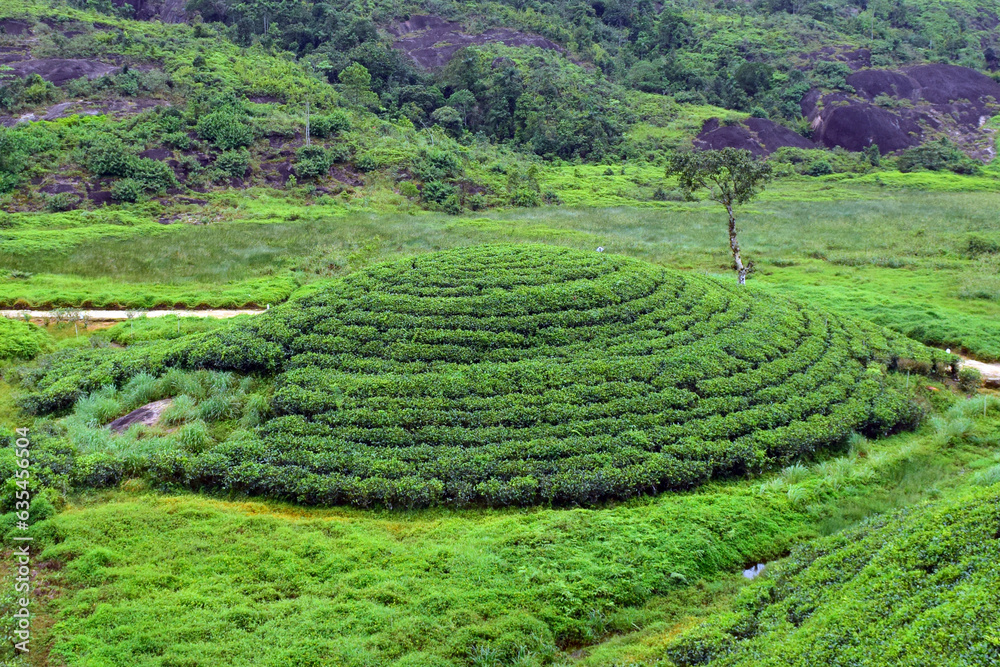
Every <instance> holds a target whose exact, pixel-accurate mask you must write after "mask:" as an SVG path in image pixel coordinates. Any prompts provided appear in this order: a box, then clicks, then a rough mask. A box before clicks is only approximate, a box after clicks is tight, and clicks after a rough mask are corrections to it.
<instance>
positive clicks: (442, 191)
mask: <svg viewBox="0 0 1000 667" xmlns="http://www.w3.org/2000/svg"><path fill="white" fill-rule="evenodd" d="M420 194H421V196H422V197H423V200H424V201H426V202H430V203H434V204H440V203H442V202H444V200H446V199H447V198H448V197H451V196H452V195H454V194H455V188H454V187H453V186H451V185H448V184H447V183H442V182H441V181H431V182H430V183H424V189H423V191H421V193H420Z"/></svg>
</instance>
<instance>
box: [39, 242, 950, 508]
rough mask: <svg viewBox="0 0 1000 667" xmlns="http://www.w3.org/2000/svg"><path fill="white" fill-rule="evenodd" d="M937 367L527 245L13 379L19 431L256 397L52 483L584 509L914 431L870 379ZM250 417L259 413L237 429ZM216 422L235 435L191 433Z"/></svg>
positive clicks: (942, 357) (73, 358)
mask: <svg viewBox="0 0 1000 667" xmlns="http://www.w3.org/2000/svg"><path fill="white" fill-rule="evenodd" d="M119 326H122V325H119ZM100 335H101V336H107V335H108V334H106V333H102V334H100ZM953 361H954V358H953V357H950V356H949V355H946V354H944V353H942V352H940V351H938V350H933V349H929V348H926V347H923V346H921V345H919V344H916V343H914V342H913V341H911V340H910V339H907V338H905V337H903V336H900V335H898V334H895V333H893V332H891V331H890V330H888V329H881V328H879V327H875V326H871V325H869V324H867V323H866V322H864V321H854V320H850V319H841V318H839V317H837V316H836V315H834V314H832V313H827V312H822V311H814V310H811V309H807V308H803V307H801V306H800V305H798V304H794V303H789V302H787V301H785V300H783V299H780V298H774V297H773V296H771V295H769V294H768V293H766V292H761V291H756V290H744V289H740V288H738V287H737V286H735V285H732V284H731V283H729V282H722V281H719V280H713V279H710V278H706V277H703V276H698V275H696V274H693V273H680V272H671V271H667V270H665V269H662V268H660V267H657V266H656V265H653V264H649V263H645V262H641V261H638V260H634V259H629V258H626V257H622V256H615V255H610V254H606V253H598V252H594V251H590V252H582V251H577V250H572V249H566V248H554V247H551V246H546V245H541V244H533V245H491V246H476V247H471V248H464V249H458V250H452V251H446V252H441V253H433V254H427V255H424V256H421V257H417V258H412V259H408V260H403V261H397V262H391V263H387V264H377V265H374V266H372V267H370V268H368V269H365V270H362V271H359V272H355V273H353V274H351V275H350V276H348V277H347V278H344V279H341V280H336V281H333V282H330V283H328V284H326V285H323V286H322V287H321V288H319V289H316V290H314V291H313V292H312V293H311V294H309V295H308V296H305V297H303V298H300V299H293V300H292V301H289V302H288V303H286V304H284V305H282V306H279V307H276V308H274V309H272V310H270V311H269V312H267V313H264V314H261V315H257V316H256V317H253V318H250V319H246V320H244V321H242V322H236V323H232V324H230V325H229V326H221V325H220V326H218V327H216V328H214V330H211V331H208V332H207V333H205V334H203V335H195V336H191V337H181V338H177V339H175V340H170V341H168V342H163V343H155V344H148V345H136V346H134V347H132V348H130V349H126V350H109V349H102V348H96V349H92V350H85V351H78V352H75V353H73V352H68V353H66V354H62V355H60V356H57V357H52V358H46V359H44V360H43V361H42V362H41V363H40V364H39V365H38V368H37V369H26V370H24V371H23V372H22V374H21V377H22V380H23V384H24V387H25V389H26V390H27V391H28V393H27V394H26V395H25V397H24V398H23V400H22V405H23V406H24V407H25V409H26V410H27V411H29V412H31V413H34V414H47V413H52V412H56V411H60V410H65V409H67V408H70V407H71V406H73V405H74V403H75V404H76V409H77V411H79V410H80V406H81V405H84V403H86V405H87V406H106V407H100V410H99V413H98V414H97V415H95V416H87V415H84V416H81V417H80V420H82V421H83V422H84V423H88V424H91V423H93V422H96V423H94V424H93V425H98V426H100V425H103V424H105V423H107V422H108V421H110V420H111V419H112V418H114V417H116V416H119V414H124V413H125V412H127V411H128V410H131V409H134V408H136V407H139V406H140V405H143V404H144V403H147V402H149V401H151V400H154V399H160V398H164V397H177V402H176V406H175V407H177V406H180V404H181V403H180V401H181V399H182V398H184V397H185V396H187V400H188V401H190V400H191V396H190V392H187V391H186V390H184V388H183V384H182V383H181V386H177V387H175V386H174V384H177V383H175V382H174V381H172V380H169V381H168V380H161V381H155V380H154V378H158V377H161V376H164V374H165V373H169V372H173V371H174V370H175V369H191V370H194V369H211V370H215V371H224V372H235V373H240V374H248V373H254V374H260V375H261V376H262V378H261V379H262V380H263V381H267V382H272V381H273V384H274V389H273V396H272V395H266V396H258V397H256V398H255V397H254V396H249V397H244V396H243V393H249V391H247V392H243V391H242V390H241V393H240V394H238V395H233V396H230V395H229V394H228V393H227V391H228V390H229V389H231V388H232V383H233V382H235V380H232V381H228V380H224V379H223V380H220V383H219V384H218V385H217V386H216V385H211V391H209V390H208V389H205V392H203V393H209V394H211V396H210V397H209V396H204V397H202V399H203V400H204V401H205V403H204V405H205V407H204V408H201V409H200V412H199V410H192V411H190V414H185V415H180V416H178V418H177V419H175V420H174V419H172V420H171V421H169V422H168V423H169V424H170V425H171V426H178V425H180V426H182V428H181V431H180V432H179V434H178V436H179V437H180V439H181V440H180V443H178V442H177V440H176V439H174V438H153V439H147V438H145V437H144V436H143V434H142V433H131V432H130V433H129V434H127V435H126V436H122V437H121V438H116V437H114V436H112V437H110V439H109V438H108V437H106V436H105V435H102V436H101V437H97V436H96V435H95V441H94V442H93V443H91V444H90V445H88V446H86V447H83V448H81V449H80V450H79V452H78V455H77V456H76V462H75V464H72V466H71V469H70V470H69V471H68V474H69V475H70V478H71V479H74V480H80V479H84V480H88V479H96V480H101V481H99V482H89V483H90V484H91V485H93V484H98V485H108V484H115V483H117V482H118V481H120V480H121V479H122V478H123V477H125V476H128V475H143V476H149V477H151V478H152V479H154V480H156V481H158V482H167V483H172V482H177V483H182V484H185V485H187V486H191V487H195V488H214V489H228V490H234V491H240V492H246V493H249V494H252V495H267V496H271V497H279V498H287V499H291V500H295V501H297V502H300V503H305V504H320V505H335V504H354V505H361V506H386V507H390V508H394V507H422V506H428V505H436V504H455V505H483V504H485V505H489V506H509V505H533V504H538V503H545V504H556V505H566V504H592V503H595V502H602V501H606V500H609V499H621V498H627V497H630V496H633V495H638V494H642V493H657V492H658V491H660V490H663V489H675V490H676V489H685V488H690V487H693V486H696V485H698V484H701V483H704V482H706V481H707V480H709V479H712V478H722V477H728V476H733V475H741V474H745V473H755V472H759V471H760V470H762V469H765V468H767V467H773V466H774V465H776V464H778V465H783V464H784V463H787V462H788V461H790V460H793V459H795V458H798V457H800V456H803V455H808V454H810V453H812V452H815V451H817V450H819V449H823V448H825V447H828V446H830V445H835V444H837V443H840V442H843V441H844V440H845V439H846V438H847V437H848V436H849V435H850V434H851V433H852V432H855V431H859V432H868V433H872V434H887V433H890V432H893V431H895V430H898V429H905V428H911V427H912V426H913V425H915V424H916V423H917V422H918V421H919V419H920V412H919V410H916V409H915V408H914V406H912V405H911V403H910V401H909V399H908V397H907V392H905V391H903V386H902V384H903V380H902V378H901V377H900V376H889V375H886V368H887V367H888V368H889V369H891V370H893V371H896V370H918V372H922V373H923V374H936V375H938V376H943V375H944V374H946V373H948V372H949V370H948V369H949V367H950V365H951V364H952V363H953ZM246 380H247V381H252V378H246ZM164 382H166V384H163V383H164ZM241 387H242V381H241ZM118 390H120V392H119V391H118ZM254 401H257V402H260V401H264V403H265V405H266V406H267V408H266V409H265V410H264V411H263V412H264V413H273V417H272V418H270V419H268V417H269V416H271V415H270V414H261V410H260V409H256V408H255V409H253V410H252V412H253V416H252V418H251V421H250V422H249V423H245V419H244V417H246V415H242V416H241V414H240V413H241V411H242V408H243V407H244V404H254ZM215 403H218V405H217V406H215V407H211V406H212V405H214V404H215ZM193 407H194V406H192V408H193ZM87 409H88V410H89V409H91V408H90V407H88V408H87ZM93 409H95V410H96V409H97V408H93ZM172 409H174V408H172ZM177 409H179V407H178V408H177ZM225 419H229V420H232V419H239V420H240V422H241V425H242V426H244V427H245V428H243V429H237V430H235V431H232V432H227V433H224V434H218V433H209V430H210V429H211V428H212V422H215V421H220V420H225ZM188 422H192V423H188ZM206 422H208V423H207V424H206ZM195 431H197V432H198V433H197V434H195ZM103 433H104V434H106V431H104V432H103ZM77 435H78V436H79V437H81V438H86V436H84V435H83V434H77ZM186 438H190V439H191V442H188V441H187V440H186ZM71 439H75V438H71ZM122 452H126V454H122ZM71 458H72V457H71ZM67 464H68V460H64V462H63V463H61V464H60V468H62V467H64V466H65V465H67Z"/></svg>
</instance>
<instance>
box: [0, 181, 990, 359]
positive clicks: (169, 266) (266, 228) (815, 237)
mask: <svg viewBox="0 0 1000 667" xmlns="http://www.w3.org/2000/svg"><path fill="white" fill-rule="evenodd" d="M935 176H937V175H935ZM602 178H605V177H602V176H593V177H592V178H588V179H587V182H593V181H598V182H599V181H600V179H602ZM607 178H608V179H609V180H611V179H618V180H625V179H627V178H628V177H627V176H626V177H622V176H615V177H607ZM803 180H805V182H804V183H803V182H800V181H803ZM944 180H945V181H947V179H944ZM597 201H598V202H599V201H601V200H600V198H598V200H597ZM998 201H1000V197H998V195H997V194H995V193H993V192H948V191H942V192H918V191H915V190H912V189H893V188H880V187H878V186H872V185H863V184H855V183H851V182H846V181H830V182H824V181H822V180H818V179H798V180H794V181H781V182H779V183H777V184H776V185H775V186H774V187H773V188H772V189H770V190H768V191H767V192H765V195H764V197H762V199H761V200H760V201H759V202H758V203H756V204H755V205H754V206H753V207H752V208H750V209H748V210H747V211H746V212H745V214H744V216H743V217H742V218H741V225H742V227H743V236H742V242H743V246H744V249H745V251H746V253H747V255H748V256H749V257H750V258H751V259H753V260H755V261H756V264H757V267H758V271H757V273H756V274H755V275H753V276H752V277H751V279H752V280H754V281H756V282H757V283H758V284H765V285H769V286H773V287H774V288H775V289H778V290H779V291H781V292H783V293H785V294H788V295H790V296H794V297H797V298H801V299H803V300H806V301H808V302H809V303H814V304H816V305H822V306H824V307H828V308H831V309H834V310H838V311H842V312H845V313H849V314H855V315H860V316H863V317H865V318H868V319H872V320H874V321H876V322H878V323H880V324H884V325H887V326H890V327H892V328H895V329H897V330H899V331H902V332H903V333H906V334H908V335H911V336H913V337H915V338H917V339H919V340H922V341H924V342H927V343H929V344H933V345H942V346H944V345H950V346H952V347H954V348H959V347H961V348H964V349H965V350H967V351H968V352H970V353H972V354H975V355H977V356H979V357H982V358H984V359H987V360H989V359H997V358H1000V331H998V330H997V328H996V327H995V326H994V323H995V321H996V319H997V318H998V317H1000V265H998V263H997V262H998V260H997V254H996V253H995V252H993V253H989V252H982V251H977V247H979V246H976V243H977V240H978V242H980V245H982V243H985V244H986V247H990V245H989V244H997V243H1000V223H998V222H997V218H996V215H995V209H996V206H997V203H998ZM591 203H593V202H591ZM278 211H281V212H280V213H279V212H278ZM720 211H721V209H720V208H719V207H718V206H716V205H713V204H711V203H706V202H700V203H699V202H695V203H688V202H661V203H658V204H657V206H656V207H655V208H635V207H624V206H621V207H615V208H571V207H556V208H551V207H550V208H539V209H529V210H524V209H521V210H511V211H500V212H495V213H490V214H487V215H483V216H480V217H451V216H444V215H441V214H434V213H421V214H416V215H410V214H406V213H395V214H392V213H390V214H385V213H376V212H371V211H366V210H364V209H359V210H355V211H353V212H345V210H344V209H343V207H342V206H341V205H340V204H329V205H328V204H325V203H323V202H322V201H318V202H316V203H312V204H311V205H310V202H303V201H301V200H297V199H296V198H289V199H287V200H276V199H274V198H273V197H270V196H262V197H261V198H260V199H248V200H247V201H245V202H243V203H242V204H241V205H240V206H239V207H236V208H233V207H231V206H229V205H228V204H227V202H226V201H225V200H220V201H219V202H217V203H215V204H210V205H209V207H208V209H207V211H206V212H205V216H206V217H208V218H211V219H214V220H218V221H217V222H213V223H211V224H207V225H186V224H175V225H170V226H166V227H164V226H162V225H157V224H155V223H152V222H151V223H148V225H146V227H148V228H149V229H150V230H152V231H154V232H156V233H153V234H145V233H140V231H141V229H145V228H146V227H142V226H140V227H128V228H126V229H129V230H134V231H130V232H129V233H128V234H127V235H126V236H124V237H121V236H117V235H114V236H107V235H106V233H105V231H104V228H103V227H101V226H96V227H94V228H86V229H87V230H88V231H87V233H86V234H84V235H83V236H76V235H74V236H72V237H66V236H63V230H62V229H60V226H59V224H58V220H57V221H56V222H53V221H46V222H45V224H44V225H43V224H42V222H41V217H40V216H31V215H28V214H21V215H17V216H14V217H15V218H17V219H18V220H19V221H20V220H23V222H19V224H18V225H17V226H16V227H15V230H20V229H22V228H23V229H24V231H23V232H22V233H23V234H29V233H30V235H31V238H32V242H31V243H28V242H27V241H25V242H24V243H22V242H21V241H20V240H18V238H19V237H18V236H16V234H17V232H15V233H12V234H11V235H10V237H11V240H9V241H7V242H5V243H4V250H3V252H2V253H0V267H2V269H6V270H7V271H8V272H9V273H8V279H7V280H3V281H0V302H3V303H4V304H5V305H7V306H10V307H28V306H34V307H51V306H60V305H64V306H81V305H92V306H95V307H96V306H116V305H117V306H120V307H136V308H152V307H154V306H160V307H164V306H166V307H172V306H174V305H176V306H177V307H209V306H213V307H239V306H252V305H261V306H262V305H265V304H267V303H277V302H279V301H282V300H284V299H286V298H288V297H289V296H290V295H291V294H293V293H294V292H295V290H296V289H297V288H299V287H301V286H303V285H306V284H308V283H310V282H313V281H315V280H318V279H323V278H327V277H330V276H337V275H342V274H344V273H348V272H350V271H352V270H356V269H358V268H361V267H363V266H367V265H368V264H370V263H372V262H375V261H379V260H384V259H389V258H392V257H398V256H406V255H410V254H414V253H420V252H428V251H433V250H439V249H444V248H450V247H456V246H463V245H471V244H478V243H490V242H497V241H503V242H524V241H530V242H543V243H554V244H559V245H566V246H570V247H576V248H581V249H593V248H596V247H598V246H603V247H604V248H606V249H607V250H608V251H609V252H619V253H624V254H628V255H632V256H635V257H639V258H641V259H646V260H649V261H653V262H656V263H660V264H663V265H666V266H670V267H676V268H684V269H691V270H698V271H704V272H708V273H713V274H724V273H726V272H727V270H728V266H729V262H730V258H729V256H728V254H727V249H726V241H725V227H724V222H725V218H724V211H721V212H722V215H720ZM49 235H51V236H52V239H51V242H50V241H49V240H48V237H49ZM24 272H26V273H31V274H32V275H30V276H29V277H24V275H25V273H24Z"/></svg>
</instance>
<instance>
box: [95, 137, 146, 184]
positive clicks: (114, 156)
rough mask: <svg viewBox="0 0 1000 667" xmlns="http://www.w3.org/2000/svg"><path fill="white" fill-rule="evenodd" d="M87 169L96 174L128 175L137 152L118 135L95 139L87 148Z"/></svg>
mask: <svg viewBox="0 0 1000 667" xmlns="http://www.w3.org/2000/svg"><path fill="white" fill-rule="evenodd" d="M86 155H87V169H89V170H90V171H91V172H92V173H94V174H95V175H96V176H127V175H128V171H129V166H130V164H131V162H132V160H133V159H135V153H134V152H133V150H132V149H131V148H129V147H127V146H126V145H125V144H124V142H122V140H121V139H119V138H118V137H107V138H104V139H101V140H99V141H95V142H94V143H93V144H92V145H91V146H90V147H88V148H87V153H86Z"/></svg>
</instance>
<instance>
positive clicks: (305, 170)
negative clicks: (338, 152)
mask: <svg viewBox="0 0 1000 667" xmlns="http://www.w3.org/2000/svg"><path fill="white" fill-rule="evenodd" d="M331 166H333V160H332V159H331V155H330V153H329V151H327V149H326V148H324V147H323V146H319V145H317V144H311V145H309V146H302V147H301V148H299V149H298V150H297V151H295V175H296V176H298V177H299V178H314V177H316V176H323V175H325V174H326V173H328V172H329V171H330V167H331Z"/></svg>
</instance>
